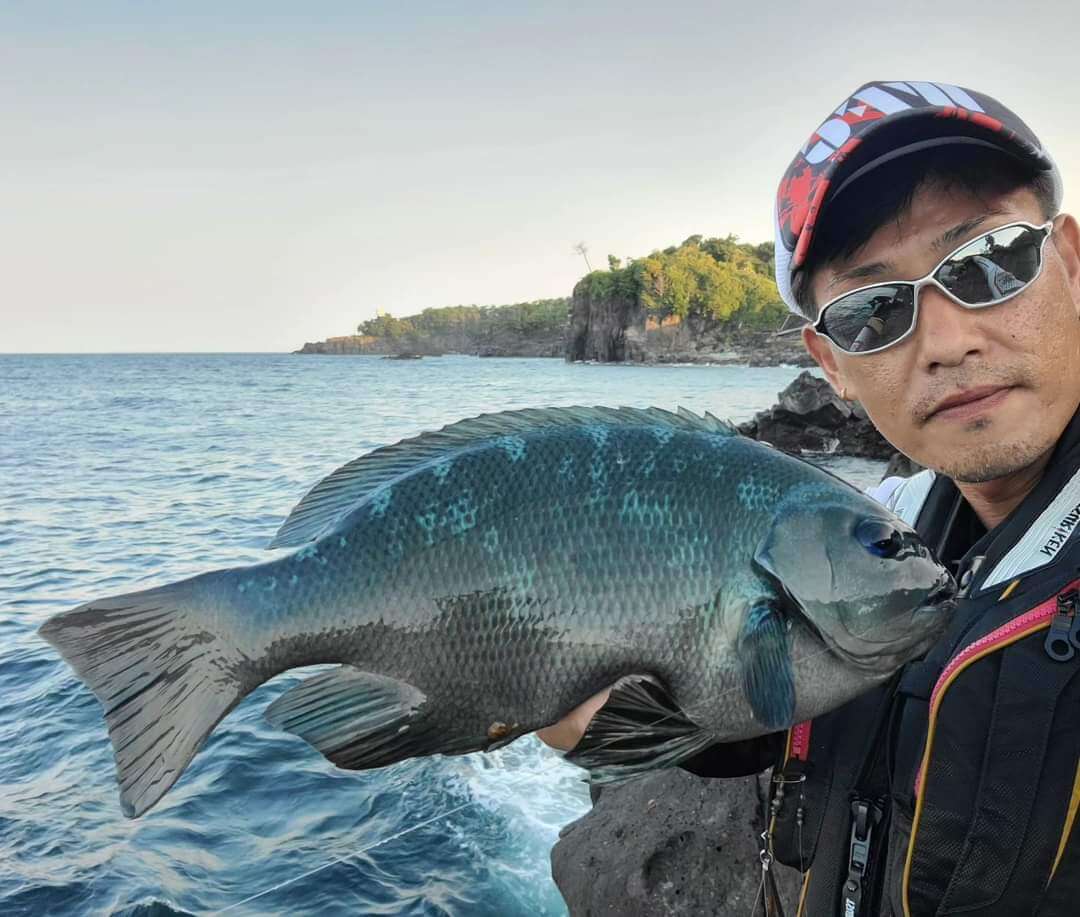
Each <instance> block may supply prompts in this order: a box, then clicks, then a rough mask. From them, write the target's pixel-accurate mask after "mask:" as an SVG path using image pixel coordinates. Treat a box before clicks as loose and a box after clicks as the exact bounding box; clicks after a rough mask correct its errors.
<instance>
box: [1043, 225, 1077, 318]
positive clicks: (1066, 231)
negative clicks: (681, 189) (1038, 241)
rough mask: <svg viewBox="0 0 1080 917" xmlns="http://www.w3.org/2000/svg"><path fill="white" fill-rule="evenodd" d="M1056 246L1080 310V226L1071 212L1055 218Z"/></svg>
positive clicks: (1074, 300)
mask: <svg viewBox="0 0 1080 917" xmlns="http://www.w3.org/2000/svg"><path fill="white" fill-rule="evenodd" d="M1050 238H1051V239H1053V240H1054V247H1055V248H1056V249H1057V253H1058V255H1059V257H1060V258H1061V263H1062V265H1063V266H1064V267H1065V276H1066V278H1067V279H1068V281H1069V286H1070V287H1071V288H1072V292H1073V304H1074V305H1075V306H1076V308H1077V310H1078V312H1080V226H1078V225H1077V223H1076V218H1075V217H1074V216H1073V215H1072V214H1070V213H1062V214H1059V215H1058V216H1057V217H1056V218H1055V219H1054V234H1053V235H1052V236H1051V237H1050Z"/></svg>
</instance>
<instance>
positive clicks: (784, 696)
mask: <svg viewBox="0 0 1080 917" xmlns="http://www.w3.org/2000/svg"><path fill="white" fill-rule="evenodd" d="M738 655H739V666H740V668H741V672H742V681H743V691H744V692H745V694H746V699H747V700H748V701H749V702H750V709H751V710H752V711H753V712H754V716H755V717H756V718H757V719H758V721H759V722H760V723H761V724H762V725H764V726H766V727H767V728H769V729H785V728H787V727H788V726H790V725H791V721H792V719H793V718H794V716H795V675H794V672H793V671H792V668H791V656H790V654H789V652H788V639H787V623H786V622H785V620H784V616H783V613H782V612H781V611H780V606H779V603H778V602H777V601H776V600H775V599H773V598H771V597H770V598H761V599H758V600H757V601H756V602H754V603H753V604H752V605H751V606H750V608H749V609H748V610H747V612H746V616H745V618H744V621H743V628H742V633H741V634H740V635H739V652H738Z"/></svg>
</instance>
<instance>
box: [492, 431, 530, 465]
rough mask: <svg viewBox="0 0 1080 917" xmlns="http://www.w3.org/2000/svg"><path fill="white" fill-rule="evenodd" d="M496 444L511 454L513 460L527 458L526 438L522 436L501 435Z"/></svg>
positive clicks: (518, 460) (517, 460)
mask: <svg viewBox="0 0 1080 917" xmlns="http://www.w3.org/2000/svg"><path fill="white" fill-rule="evenodd" d="M495 445H497V446H498V447H499V448H500V449H502V450H503V452H505V453H506V454H507V456H509V458H510V461H511V462H520V461H521V460H522V459H523V458H525V440H524V439H522V438H521V437H520V436H500V437H499V438H498V439H497V440H495Z"/></svg>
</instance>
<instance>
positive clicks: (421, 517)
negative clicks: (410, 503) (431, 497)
mask: <svg viewBox="0 0 1080 917" xmlns="http://www.w3.org/2000/svg"><path fill="white" fill-rule="evenodd" d="M435 522H436V518H435V513H434V512H433V511H431V510H429V511H428V512H426V513H417V514H416V524H417V525H419V526H420V528H421V529H422V530H423V532H424V541H425V542H426V543H427V544H428V545H429V546H430V545H433V544H435Z"/></svg>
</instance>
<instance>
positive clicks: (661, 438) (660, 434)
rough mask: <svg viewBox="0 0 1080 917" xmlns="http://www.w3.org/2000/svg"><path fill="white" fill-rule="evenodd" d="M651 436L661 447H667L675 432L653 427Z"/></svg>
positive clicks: (668, 428)
mask: <svg viewBox="0 0 1080 917" xmlns="http://www.w3.org/2000/svg"><path fill="white" fill-rule="evenodd" d="M652 435H653V436H655V437H656V441H657V442H658V443H660V445H661V446H664V445H667V444H668V443H669V442H671V438H672V437H673V436H674V435H675V431H674V430H672V429H671V427H653V428H652Z"/></svg>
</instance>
